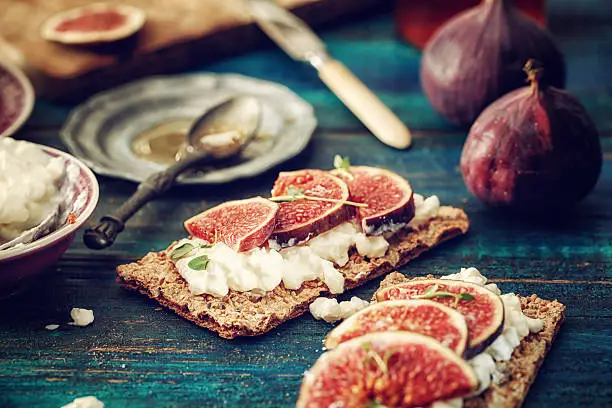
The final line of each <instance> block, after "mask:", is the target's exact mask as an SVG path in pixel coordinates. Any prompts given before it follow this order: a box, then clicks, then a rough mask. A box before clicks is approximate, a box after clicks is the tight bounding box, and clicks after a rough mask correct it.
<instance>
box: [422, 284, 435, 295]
mask: <svg viewBox="0 0 612 408" xmlns="http://www.w3.org/2000/svg"><path fill="white" fill-rule="evenodd" d="M437 290H438V284H435V285H431V286H430V287H428V288H427V290H426V291H425V293H423V296H431V295H433V294H434V293H436V291H437Z"/></svg>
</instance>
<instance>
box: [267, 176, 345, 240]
mask: <svg viewBox="0 0 612 408" xmlns="http://www.w3.org/2000/svg"><path fill="white" fill-rule="evenodd" d="M292 191H300V192H301V193H303V194H305V195H307V196H312V197H319V198H326V199H331V200H334V201H313V200H295V201H290V202H281V203H280V208H279V210H278V214H277V216H276V228H275V229H274V232H273V233H272V239H274V240H275V241H276V242H277V243H278V244H279V245H281V246H293V245H296V244H298V243H301V242H304V241H307V240H309V239H310V238H312V237H313V236H316V235H319V234H321V233H323V232H325V231H328V230H330V229H332V228H333V227H335V226H337V225H339V224H341V223H343V222H345V221H348V220H349V219H350V218H352V216H353V209H352V207H350V206H348V205H344V204H343V202H345V201H347V200H348V198H349V190H348V186H347V185H346V183H345V182H344V181H342V180H341V179H340V178H338V177H336V176H334V175H332V174H330V173H329V172H326V171H323V170H298V171H291V172H281V173H280V174H279V175H278V178H277V179H276V182H275V183H274V188H273V189H272V196H273V197H280V196H285V195H288V194H290V193H291V192H292Z"/></svg>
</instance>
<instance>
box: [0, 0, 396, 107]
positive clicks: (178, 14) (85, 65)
mask: <svg viewBox="0 0 612 408" xmlns="http://www.w3.org/2000/svg"><path fill="white" fill-rule="evenodd" d="M278 2H279V4H281V5H283V6H284V7H287V8H290V9H292V10H294V11H295V12H296V13H297V14H298V15H300V16H301V17H303V18H304V19H305V20H306V21H308V22H309V23H311V24H313V25H315V26H317V25H321V24H330V23H332V22H334V21H337V20H339V19H346V18H347V17H350V16H351V15H353V14H355V13H359V12H364V11H367V10H369V9H371V8H373V7H375V6H376V7H380V5H381V4H383V3H385V2H387V3H388V1H386V0H385V1H383V2H382V3H381V2H380V1H376V0H278ZM87 3H91V1H87V0H62V1H60V0H55V1H49V0H33V1H23V2H22V1H14V0H0V10H3V12H2V13H1V14H0V38H4V40H5V41H6V42H7V43H8V44H9V45H11V46H13V47H15V48H16V49H17V50H18V51H19V52H20V53H21V55H22V58H23V62H24V64H25V66H26V67H27V70H28V73H29V75H30V76H31V77H32V79H33V80H34V84H35V87H36V88H37V91H38V93H39V94H40V95H42V96H44V97H46V98H50V99H57V100H63V101H67V100H72V101H75V100H79V99H82V98H84V97H87V96H90V95H91V94H92V93H94V92H97V91H100V90H102V89H106V88H109V87H111V86H113V85H117V84H120V83H123V82H127V81H129V80H132V79H135V78H139V77H142V76H146V75H152V74H159V73H166V72H176V71H177V70H181V69H185V68H186V67H188V66H191V65H193V64H195V63H202V62H203V61H212V60H216V59H220V58H223V57H227V56H231V55H235V54H236V53H239V52H243V51H246V50H249V49H252V48H254V47H256V46H257V45H258V44H261V43H262V41H263V40H264V36H263V34H262V33H261V32H260V31H259V29H257V28H256V27H255V26H254V25H253V24H252V19H251V17H250V16H249V14H248V11H247V10H246V8H245V1H244V0H222V1H219V0H172V1H166V0H125V1H123V0H122V1H119V0H111V1H109V2H108V3H124V4H130V5H133V6H136V7H139V8H141V9H142V10H144V11H145V12H146V15H147V21H146V23H145V26H144V28H143V29H142V31H141V32H139V33H138V34H137V35H136V36H134V37H133V38H130V39H127V40H124V41H121V42H118V43H116V44H109V45H104V46H97V47H84V46H70V45H64V44H58V43H54V42H50V41H46V40H45V39H43V38H42V37H41V36H40V34H39V29H40V26H41V24H42V23H43V22H44V21H45V20H46V19H47V18H49V17H50V16H52V15H53V14H55V13H56V12H58V11H61V10H65V9H69V8H73V7H77V6H80V5H83V4H87Z"/></svg>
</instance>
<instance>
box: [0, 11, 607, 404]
mask: <svg viewBox="0 0 612 408" xmlns="http://www.w3.org/2000/svg"><path fill="white" fill-rule="evenodd" d="M611 9H612V5H611V4H610V2H609V1H608V0H590V1H581V2H577V1H576V2H570V1H561V0H550V1H549V10H550V25H551V27H552V29H553V31H554V32H555V33H556V35H557V37H558V38H559V41H560V43H561V46H562V48H563V50H564V52H565V53H566V56H567V58H568V66H569V81H568V88H569V89H570V90H571V91H572V92H573V93H575V94H576V95H577V96H578V97H580V98H581V100H582V101H583V103H584V104H585V105H586V107H587V108H588V110H589V111H590V113H591V114H592V116H593V118H594V119H595V121H596V123H597V126H598V128H599V129H600V131H601V136H602V143H603V147H604V152H605V153H604V154H605V162H604V168H603V173H602V176H601V179H600V181H599V184H598V185H597V187H596V189H595V191H594V192H593V193H592V194H591V195H590V196H589V197H588V198H587V199H586V200H585V201H584V202H583V203H582V205H580V207H579V208H578V209H577V210H576V212H574V213H572V214H570V215H568V217H567V218H566V219H565V220H563V221H559V220H557V221H540V222H534V221H522V220H519V219H513V218H510V217H505V216H504V217H500V216H499V214H495V213H492V212H490V211H488V210H487V209H485V208H484V207H483V206H481V205H480V204H479V203H478V202H477V201H476V200H475V199H473V198H472V197H470V195H469V194H468V192H467V191H466V188H465V186H464V184H463V181H462V179H461V176H460V174H459V172H458V168H457V165H458V161H459V156H460V152H461V147H462V143H463V141H464V139H465V132H464V131H460V130H457V129H454V128H453V127H452V126H450V125H449V124H447V123H446V122H445V121H444V120H443V119H441V118H440V117H439V116H437V115H436V114H435V113H434V112H433V111H432V109H431V108H430V107H429V105H428V104H427V101H426V100H425V99H424V97H423V95H422V93H421V90H420V87H419V84H418V65H419V57H420V54H419V52H418V51H416V50H415V49H413V48H411V47H409V46H406V45H404V44H402V43H400V42H398V41H397V40H396V38H395V36H394V32H393V25H392V23H391V19H390V17H389V16H385V15H381V16H378V17H374V18H372V19H370V20H368V21H364V22H359V23H355V24H351V25H347V26H343V27H338V28H334V29H333V30H331V31H326V32H325V33H324V34H323V37H324V39H325V41H326V42H327V43H328V44H329V48H330V49H331V51H332V52H333V53H334V54H335V55H336V56H337V57H338V58H339V59H340V60H342V61H344V62H345V63H346V65H348V66H349V67H350V68H351V69H352V70H353V71H354V72H355V73H356V74H357V75H358V76H359V77H361V78H362V79H363V81H364V82H365V83H366V84H368V85H369V86H370V87H371V88H372V89H373V90H374V91H375V92H376V93H377V94H378V95H380V96H381V98H382V99H383V100H384V101H385V102H386V103H387V104H388V105H389V106H390V107H391V108H392V109H393V110H395V111H396V112H397V113H398V115H399V116H400V117H401V119H402V120H403V121H405V122H406V123H408V124H409V125H410V126H411V128H412V129H413V130H414V134H415V141H414V147H413V148H412V149H411V150H410V151H407V152H400V151H395V150H393V149H391V148H388V147H386V146H383V145H381V144H380V143H379V142H377V141H376V140H375V139H374V138H373V137H372V136H371V135H369V134H368V133H367V132H366V131H365V129H364V128H363V127H362V126H361V124H360V123H359V122H358V121H357V120H356V119H355V118H354V117H352V116H351V115H350V114H349V113H348V112H347V110H346V109H345V108H344V107H343V106H342V105H341V104H340V103H339V102H338V101H337V99H336V98H335V97H334V96H333V95H332V94H331V93H330V92H329V91H327V90H326V89H325V88H324V87H323V86H322V85H321V83H320V82H319V81H318V79H317V78H316V75H315V74H314V73H313V72H312V71H311V70H310V69H308V68H307V67H302V66H300V65H298V64H295V63H292V62H291V61H290V60H289V59H288V58H287V57H286V56H285V55H283V54H282V53H281V52H280V51H278V50H275V49H269V50H264V51H259V52H253V53H251V54H248V55H245V56H242V57H238V58H234V59H231V60H228V61H224V62H220V63H216V64H214V65H209V66H204V67H201V70H202V71H214V72H237V73H242V74H245V75H251V76H255V77H261V78H265V79H268V80H272V81H278V82H280V83H283V84H285V85H287V86H289V87H290V88H291V89H293V90H294V91H296V92H297V93H299V94H300V95H301V96H302V97H304V98H305V99H306V100H307V101H309V102H310V103H312V104H313V105H314V107H315V109H316V114H317V117H318V119H319V123H320V124H319V127H318V130H317V131H316V134H315V135H314V138H313V140H312V143H311V144H310V146H309V147H308V149H307V150H306V151H305V152H304V153H303V154H302V155H301V156H299V157H298V158H296V159H294V160H291V161H289V162H287V163H285V164H284V165H282V166H281V167H279V168H278V169H275V171H271V172H268V173H266V174H263V175H261V176H258V177H255V178H254V179H252V180H245V181H240V182H235V183H231V184H229V185H225V186H222V187H206V188H205V187H197V188H182V189H176V190H174V191H173V192H172V194H171V195H169V196H168V197H166V198H164V199H161V200H159V201H157V202H155V203H152V204H151V205H149V206H147V207H146V208H145V209H144V210H143V211H141V212H140V213H139V214H138V215H137V216H136V217H135V218H134V219H133V220H132V221H131V222H130V224H129V225H128V229H127V231H126V232H125V233H123V235H122V236H121V237H120V238H119V240H118V242H117V243H116V244H115V246H114V247H112V249H109V250H106V251H103V252H94V251H91V250H88V249H86V248H85V247H84V245H83V244H82V242H81V236H80V235H79V236H77V238H76V240H75V241H74V243H73V244H72V247H71V248H70V250H69V251H68V252H67V253H66V255H65V256H64V257H63V259H62V260H61V261H60V262H59V264H57V265H56V266H55V267H53V268H51V270H50V271H49V272H48V273H47V274H46V275H45V277H43V278H41V279H40V280H39V281H38V282H36V283H35V284H34V285H33V286H32V287H31V288H29V289H28V290H27V291H26V292H24V293H23V294H21V295H20V296H18V297H15V298H12V299H10V300H9V301H5V302H3V303H1V304H0V329H1V330H0V406H2V407H58V406H60V405H62V404H65V403H67V402H69V401H71V400H72V399H73V398H75V397H77V396H84V395H96V396H97V397H98V398H99V399H101V400H102V401H104V402H105V403H106V406H107V407H109V408H114V407H194V406H205V407H213V406H215V407H216V406H227V407H233V406H243V407H268V406H270V407H289V406H292V405H293V404H294V402H295V400H296V398H297V394H298V390H299V386H300V383H301V380H302V375H303V373H304V370H306V369H307V368H308V367H310V366H311V365H312V363H313V362H314V361H315V360H316V358H317V357H318V356H319V355H320V353H321V340H322V339H323V337H324V336H325V334H326V333H327V332H328V331H329V330H330V325H328V324H327V323H324V322H320V321H315V320H314V319H313V318H312V317H311V316H309V315H305V316H303V317H300V318H298V319H295V320H293V321H291V322H289V323H287V324H284V325H282V326H281V327H279V328H278V329H276V330H274V331H272V332H271V333H269V334H268V335H265V336H262V337H259V338H248V339H243V340H237V341H227V340H222V339H220V338H218V337H217V336H216V335H214V334H212V333H210V332H208V331H207V330H204V329H200V328H199V327H196V326H195V325H193V324H191V323H188V322H187V321H184V320H182V319H180V318H178V317H177V316H175V315H174V314H173V313H170V312H168V311H165V310H162V309H161V308H159V307H158V305H157V304H156V303H154V302H151V301H148V300H146V299H145V298H143V297H142V296H139V295H136V294H134V293H131V292H128V291H126V290H124V289H122V288H121V287H120V286H119V285H118V284H117V283H116V282H115V272H114V268H115V266H117V265H119V264H122V263H126V262H129V261H133V260H135V259H137V258H139V257H141V256H142V255H143V254H145V253H146V252H148V251H151V250H159V249H162V248H165V247H166V245H167V244H168V243H169V242H171V241H172V240H175V239H178V238H180V237H182V236H183V235H184V231H183V228H182V221H183V220H184V219H185V218H186V217H188V216H190V215H192V214H195V213H197V212H199V211H201V210H202V209H204V208H208V207H210V206H212V205H215V204H217V203H219V202H221V201H225V200H229V199H237V198H242V197H247V196H253V195H258V194H266V193H267V191H269V189H270V186H271V185H272V182H273V181H274V179H275V177H276V174H277V171H278V170H288V169H297V168H304V167H314V168H327V167H329V166H330V161H331V158H332V157H333V155H334V154H335V153H340V154H343V155H348V156H350V157H351V160H352V161H353V162H354V163H362V164H368V165H374V166H385V167H388V168H390V169H393V170H394V171H396V172H398V173H400V174H401V175H403V176H405V177H407V178H408V179H409V180H410V181H411V183H412V184H413V186H414V188H415V190H416V191H418V192H422V193H425V194H438V195H439V196H440V198H441V200H442V201H443V202H444V203H447V204H450V205H453V206H458V207H462V208H464V209H465V210H466V212H467V213H468V215H469V217H470V219H471V220H472V228H471V230H470V232H469V234H468V235H467V236H466V237H465V238H463V239H459V240H456V241H455V242H452V243H449V244H447V245H444V246H443V247H441V248H439V249H437V250H435V251H433V252H431V253H430V254H428V255H426V256H423V257H421V258H420V259H418V260H416V261H414V262H412V263H410V264H409V265H408V266H407V267H406V268H403V270H402V271H403V272H405V273H408V274H412V275H424V274H427V273H434V274H446V273H451V272H455V271H457V270H458V269H459V268H460V267H462V266H468V265H471V266H476V267H478V268H480V269H481V271H482V272H483V273H485V274H486V275H487V276H490V277H491V278H493V279H494V281H495V282H498V283H499V285H500V286H501V287H502V289H503V290H504V291H516V292H518V293H523V294H531V293H537V294H539V295H540V296H541V297H543V298H547V299H554V298H556V299H559V300H560V301H561V302H563V303H565V304H566V305H567V320H566V322H565V324H564V325H563V327H562V330H561V333H560V335H559V338H558V341H557V342H556V344H555V345H554V347H553V349H552V351H551V353H550V355H549V357H548V359H547V360H546V362H545V364H544V366H543V368H542V370H541V373H540V375H539V376H538V378H537V381H536V383H535V385H534V386H533V388H532V390H531V391H530V393H529V396H528V398H527V401H526V404H525V405H526V406H528V407H578V406H589V407H604V406H612V368H611V367H612V361H611V356H612V328H611V324H612V301H611V300H610V299H611V291H610V289H612V279H611V278H612V138H611V137H610V136H611V135H612V115H610V111H611V109H612V81H611V78H610V66H612V25H611V23H612V10H611ZM68 111H69V107H61V106H57V105H53V104H50V103H46V102H44V101H38V103H37V105H36V109H35V112H34V116H33V117H32V119H31V121H30V122H29V124H28V126H27V127H26V128H25V129H24V130H23V131H22V132H21V133H20V135H19V136H20V137H21V138H24V139H27V140H31V141H34V142H38V143H43V144H48V145H52V146H56V147H60V148H63V146H62V145H61V143H60V142H59V139H58V137H57V132H58V129H59V127H60V126H61V125H62V123H63V121H64V120H65V118H66V115H67V113H68ZM99 179H100V184H101V199H100V204H99V207H98V209H97V211H96V213H95V215H94V218H96V219H97V218H98V217H99V216H101V215H102V214H105V213H107V212H108V211H109V210H110V209H112V208H114V207H115V206H116V205H117V204H118V203H120V202H122V201H123V200H124V199H125V198H126V197H127V196H128V195H129V194H130V193H131V192H132V191H133V190H134V184H132V183H130V182H126V181H120V180H114V179H110V178H105V177H100V178H99ZM377 285H378V281H374V282H371V283H370V284H367V285H365V286H364V287H362V288H360V289H358V290H355V291H352V292H350V293H347V294H346V296H352V295H357V296H360V297H363V298H368V297H369V296H370V295H371V294H372V292H373V291H374V289H375V288H376V287H377ZM72 307H83V308H88V309H93V310H94V312H95V316H96V320H95V322H94V323H93V324H92V325H91V326H89V327H86V328H78V327H70V326H66V325H62V327H61V328H60V329H59V330H57V331H54V332H49V331H47V330H45V329H44V326H45V325H46V324H50V323H65V322H67V321H68V320H69V316H68V313H69V311H70V308H72Z"/></svg>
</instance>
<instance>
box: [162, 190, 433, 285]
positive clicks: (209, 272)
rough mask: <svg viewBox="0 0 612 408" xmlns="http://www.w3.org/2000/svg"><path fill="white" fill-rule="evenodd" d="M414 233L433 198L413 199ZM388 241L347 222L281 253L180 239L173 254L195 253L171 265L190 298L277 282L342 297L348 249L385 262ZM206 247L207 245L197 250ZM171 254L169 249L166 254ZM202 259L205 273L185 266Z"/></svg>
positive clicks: (272, 245)
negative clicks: (321, 286)
mask: <svg viewBox="0 0 612 408" xmlns="http://www.w3.org/2000/svg"><path fill="white" fill-rule="evenodd" d="M414 200H415V208H416V210H415V221H414V222H413V221H411V222H410V224H409V226H410V227H412V228H414V227H417V226H418V225H420V224H422V223H424V222H426V221H427V220H428V219H430V218H431V217H434V216H435V215H436V214H437V211H438V209H439V207H440V200H438V197H436V196H431V197H428V198H427V199H425V198H424V197H423V196H421V195H419V194H415V195H414ZM391 236H392V235H386V236H382V235H366V234H364V233H363V232H361V231H359V227H358V226H357V225H355V224H354V223H352V222H345V223H342V224H340V225H338V226H337V227H335V228H332V229H331V230H329V231H326V232H324V233H322V234H320V235H318V236H316V237H314V238H313V239H311V240H310V241H308V242H307V243H306V244H304V245H298V246H290V247H287V248H282V249H281V247H280V246H279V245H277V244H276V243H275V242H274V241H272V240H271V241H269V248H255V249H252V250H250V251H247V252H240V253H239V252H236V251H234V250H233V249H231V248H230V247H228V246H227V245H225V244H223V243H220V242H218V243H215V244H214V245H208V243H206V242H205V241H202V240H200V239H197V238H194V239H190V238H187V239H183V240H181V241H179V242H178V243H177V244H176V245H174V247H173V248H178V247H180V246H181V245H183V244H185V243H189V244H191V245H193V247H194V250H193V251H192V252H191V253H189V254H188V256H184V257H182V258H181V259H178V260H176V261H175V265H176V268H177V270H178V272H179V274H180V275H181V276H182V277H183V279H185V281H187V283H188V284H189V290H190V292H191V293H193V294H194V295H201V294H209V295H213V296H216V297H223V296H225V295H227V294H228V292H229V291H230V290H235V291H239V292H249V291H255V292H257V291H259V292H268V291H271V290H273V289H274V288H275V287H277V286H278V285H279V284H280V283H281V282H282V283H283V285H284V286H285V287H286V288H287V289H291V290H297V289H299V288H300V287H301V286H302V284H303V283H304V282H307V281H311V280H315V279H319V280H321V281H322V282H324V283H325V284H326V285H327V287H328V288H329V291H330V292H331V293H332V294H338V293H342V292H344V276H343V275H342V273H341V272H340V271H339V270H338V267H342V266H344V265H346V264H347V263H348V261H349V256H350V251H351V248H355V249H356V251H357V253H358V254H359V255H361V256H363V257H365V258H369V259H375V258H380V257H383V256H385V254H386V253H387V249H388V248H389V241H388V240H387V239H389V238H390V237H391ZM202 244H207V245H202ZM171 251H172V249H171ZM202 256H206V259H207V260H208V263H207V266H206V268H199V269H194V268H192V267H190V264H191V263H192V261H193V260H194V259H195V258H198V257H202Z"/></svg>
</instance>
